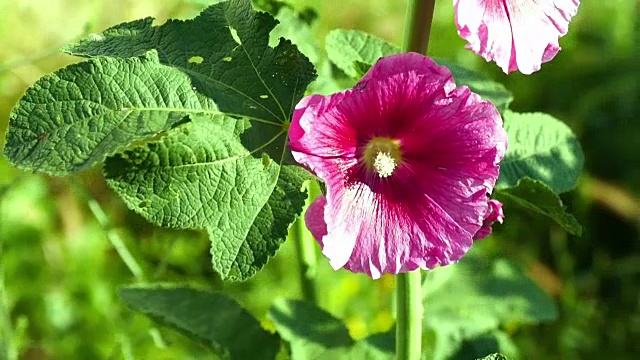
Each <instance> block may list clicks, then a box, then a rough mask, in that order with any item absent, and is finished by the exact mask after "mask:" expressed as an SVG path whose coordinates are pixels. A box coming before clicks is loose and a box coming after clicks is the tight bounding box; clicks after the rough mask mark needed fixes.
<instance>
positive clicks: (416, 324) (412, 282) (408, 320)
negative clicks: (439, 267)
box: [396, 270, 422, 360]
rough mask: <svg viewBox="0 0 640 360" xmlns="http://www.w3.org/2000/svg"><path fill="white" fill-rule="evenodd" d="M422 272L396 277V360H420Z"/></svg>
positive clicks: (417, 271)
mask: <svg viewBox="0 0 640 360" xmlns="http://www.w3.org/2000/svg"><path fill="white" fill-rule="evenodd" d="M421 286H422V278H421V276H420V270H416V271H412V272H408V273H402V274H398V275H397V276H396V302H397V304H396V359H398V360H418V359H420V354H421V352H422V349H421V346H422V344H421V343H422V295H421V293H420V290H421Z"/></svg>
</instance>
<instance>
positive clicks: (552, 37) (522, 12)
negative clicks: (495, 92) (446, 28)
mask: <svg viewBox="0 0 640 360" xmlns="http://www.w3.org/2000/svg"><path fill="white" fill-rule="evenodd" d="M579 4H580V1H579V0H454V7H455V18H456V26H457V28H458V34H459V35H460V36H461V37H462V38H463V39H465V40H467V41H468V42H469V44H468V45H467V48H468V49H471V50H473V51H474V52H475V53H477V54H478V55H481V56H482V57H484V58H485V59H486V60H487V61H495V62H496V64H497V65H498V66H500V67H501V68H502V70H503V71H504V72H505V73H510V72H512V71H516V70H519V71H520V72H521V73H523V74H531V73H533V72H534V71H538V70H540V65H541V64H542V63H543V62H547V61H550V60H551V59H553V57H555V55H556V54H557V53H558V51H559V50H560V46H559V44H558V38H559V37H561V36H563V35H565V34H566V33H567V31H568V28H569V22H570V21H571V18H572V17H573V16H575V14H576V13H577V11H578V6H579Z"/></svg>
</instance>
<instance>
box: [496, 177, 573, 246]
mask: <svg viewBox="0 0 640 360" xmlns="http://www.w3.org/2000/svg"><path fill="white" fill-rule="evenodd" d="M495 197H496V198H497V199H499V200H500V201H502V202H504V203H505V204H508V203H509V202H513V203H515V204H516V205H518V206H522V207H524V208H527V209H529V210H533V211H535V212H537V213H539V214H542V215H545V216H547V217H549V218H550V219H551V220H553V221H555V222H556V223H558V225H560V226H562V228H563V229H565V230H566V231H567V232H569V233H571V234H574V235H577V236H581V235H582V226H580V223H578V221H577V220H576V219H575V218H574V217H573V216H572V215H571V214H568V213H567V212H566V211H565V209H564V206H563V205H562V200H560V197H559V196H558V195H556V194H555V193H554V192H553V191H551V189H550V188H549V187H548V186H547V185H545V184H544V183H543V182H541V181H538V180H533V179H531V178H527V177H525V178H522V179H520V180H519V181H518V183H517V185H516V186H515V187H513V188H509V189H500V190H498V191H496V193H495Z"/></svg>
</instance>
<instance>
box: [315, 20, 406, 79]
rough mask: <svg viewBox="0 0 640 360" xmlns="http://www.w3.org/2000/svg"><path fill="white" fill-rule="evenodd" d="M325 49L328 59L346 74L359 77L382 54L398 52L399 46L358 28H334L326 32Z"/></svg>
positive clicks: (387, 54) (355, 77)
mask: <svg viewBox="0 0 640 360" xmlns="http://www.w3.org/2000/svg"><path fill="white" fill-rule="evenodd" d="M325 49H326V50H327V54H328V55H329V59H330V60H331V62H333V63H334V64H335V65H336V66H337V67H338V68H340V70H342V71H344V73H345V74H347V75H348V76H350V77H352V78H354V79H359V78H360V77H362V75H364V73H365V72H366V71H367V70H369V67H371V66H372V65H373V64H375V63H376V61H378V59H380V58H381V57H383V56H389V55H393V54H397V53H399V52H400V48H399V47H397V46H396V45H394V44H391V43H388V42H386V41H384V40H383V39H380V38H378V37H376V36H373V35H371V34H368V33H366V32H364V31H359V30H344V29H336V30H332V31H331V32H329V34H327V37H326V39H325Z"/></svg>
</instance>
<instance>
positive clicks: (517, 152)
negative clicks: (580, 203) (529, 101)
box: [496, 111, 584, 193]
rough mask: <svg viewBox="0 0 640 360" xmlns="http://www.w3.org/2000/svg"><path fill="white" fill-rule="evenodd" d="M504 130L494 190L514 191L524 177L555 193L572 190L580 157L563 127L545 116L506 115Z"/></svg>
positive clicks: (575, 142) (573, 139)
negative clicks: (505, 138)
mask: <svg viewBox="0 0 640 360" xmlns="http://www.w3.org/2000/svg"><path fill="white" fill-rule="evenodd" d="M504 127H505V129H506V130H507V134H508V136H509V139H508V147H507V153H506V154H505V157H504V159H503V160H502V162H501V163H500V178H499V179H498V183H497V184H496V188H498V189H504V188H509V187H514V186H516V184H517V183H518V180H520V179H522V178H524V177H530V178H532V179H535V180H540V181H542V182H544V183H545V184H547V185H548V186H549V187H550V188H551V189H552V190H553V191H554V192H556V193H561V192H565V191H569V190H571V189H573V188H574V187H575V186H576V181H577V180H578V178H579V177H580V174H581V173H582V167H583V166H584V155H583V154H582V148H581V147H580V143H579V142H578V139H577V138H576V136H575V135H574V134H573V132H572V131H571V129H569V127H568V126H567V125H565V124H564V123H563V122H561V121H559V120H557V119H556V118H554V117H552V116H551V115H547V114H542V113H526V114H519V113H515V112H511V111H507V112H506V113H505V114H504Z"/></svg>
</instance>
